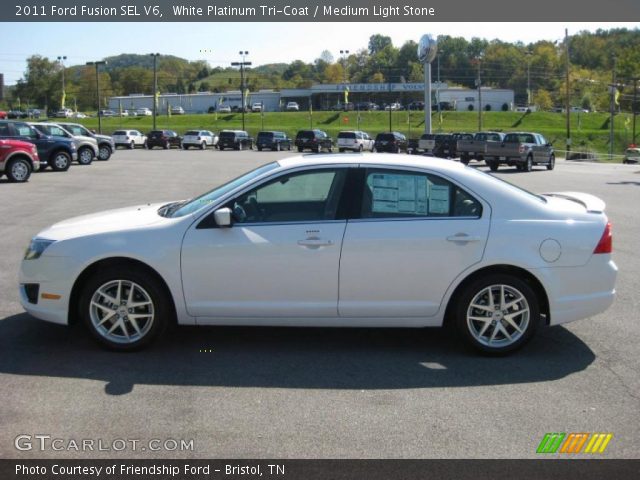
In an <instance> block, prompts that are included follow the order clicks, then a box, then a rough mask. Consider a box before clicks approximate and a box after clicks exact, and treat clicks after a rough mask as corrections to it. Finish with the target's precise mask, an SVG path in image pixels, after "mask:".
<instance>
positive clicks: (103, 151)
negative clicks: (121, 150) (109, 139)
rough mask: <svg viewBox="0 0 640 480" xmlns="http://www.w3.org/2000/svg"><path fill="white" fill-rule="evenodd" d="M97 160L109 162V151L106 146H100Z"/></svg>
mask: <svg viewBox="0 0 640 480" xmlns="http://www.w3.org/2000/svg"><path fill="white" fill-rule="evenodd" d="M98 158H99V159H100V160H103V161H106V160H109V158H111V149H110V148H109V147H107V146H106V145H102V146H100V148H99V149H98Z"/></svg>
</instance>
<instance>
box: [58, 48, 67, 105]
mask: <svg viewBox="0 0 640 480" xmlns="http://www.w3.org/2000/svg"><path fill="white" fill-rule="evenodd" d="M66 59H67V56H66V55H61V56H59V57H58V63H59V64H60V66H61V67H62V99H61V101H60V103H61V105H60V108H61V109H62V110H64V102H65V100H66V96H67V95H66V93H65V91H64V61H65V60H66Z"/></svg>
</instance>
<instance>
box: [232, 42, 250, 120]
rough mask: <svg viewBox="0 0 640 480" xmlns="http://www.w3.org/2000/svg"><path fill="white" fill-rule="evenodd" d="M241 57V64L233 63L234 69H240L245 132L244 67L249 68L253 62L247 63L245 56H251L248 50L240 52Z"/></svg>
mask: <svg viewBox="0 0 640 480" xmlns="http://www.w3.org/2000/svg"><path fill="white" fill-rule="evenodd" d="M238 54H240V56H242V61H241V62H231V66H232V67H240V98H241V99H242V106H241V108H242V130H244V129H245V128H244V107H245V105H244V67H248V66H250V65H251V62H245V61H244V57H245V55H249V52H248V51H246V50H240V51H239V52H238Z"/></svg>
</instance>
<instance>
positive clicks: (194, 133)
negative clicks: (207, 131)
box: [184, 130, 200, 137]
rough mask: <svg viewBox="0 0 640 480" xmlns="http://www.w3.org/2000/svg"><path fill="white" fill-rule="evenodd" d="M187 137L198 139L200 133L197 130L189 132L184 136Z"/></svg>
mask: <svg viewBox="0 0 640 480" xmlns="http://www.w3.org/2000/svg"><path fill="white" fill-rule="evenodd" d="M187 135H189V136H192V137H196V136H198V135H200V132H198V131H197V130H189V131H188V132H187V133H185V134H184V136H185V137H186V136H187Z"/></svg>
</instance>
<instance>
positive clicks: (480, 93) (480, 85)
mask: <svg viewBox="0 0 640 480" xmlns="http://www.w3.org/2000/svg"><path fill="white" fill-rule="evenodd" d="M481 63H482V56H478V78H477V79H476V83H477V84H478V131H479V132H481V131H482V79H481V78H480V66H481Z"/></svg>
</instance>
